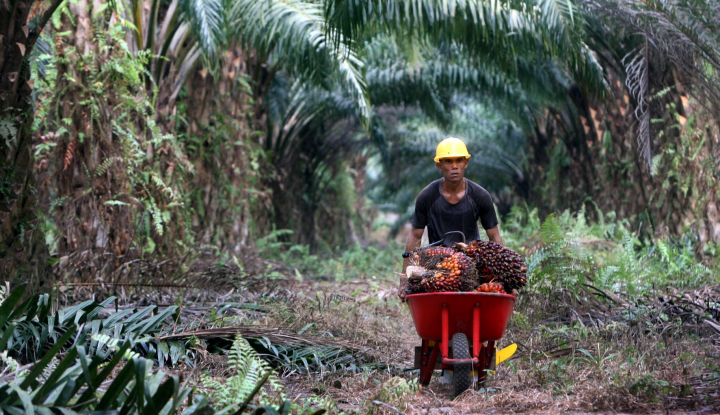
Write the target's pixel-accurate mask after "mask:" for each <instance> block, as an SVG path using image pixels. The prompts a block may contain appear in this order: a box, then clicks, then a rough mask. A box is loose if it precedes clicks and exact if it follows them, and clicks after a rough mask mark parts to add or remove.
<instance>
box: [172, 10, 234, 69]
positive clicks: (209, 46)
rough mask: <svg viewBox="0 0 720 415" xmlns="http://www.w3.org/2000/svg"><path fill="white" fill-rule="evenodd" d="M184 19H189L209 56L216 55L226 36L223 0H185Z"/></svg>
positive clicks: (199, 41) (198, 40)
mask: <svg viewBox="0 0 720 415" xmlns="http://www.w3.org/2000/svg"><path fill="white" fill-rule="evenodd" d="M181 7H182V11H183V20H186V21H189V22H190V26H191V28H192V31H193V33H194V35H195V37H196V39H197V42H198V43H199V45H200V47H201V48H202V50H203V52H204V53H205V54H206V55H207V56H208V57H214V56H215V53H216V52H217V49H218V47H219V46H220V45H222V43H223V42H224V40H225V39H224V38H225V27H226V25H225V7H226V5H225V4H224V2H223V0H183V1H182V3H181Z"/></svg>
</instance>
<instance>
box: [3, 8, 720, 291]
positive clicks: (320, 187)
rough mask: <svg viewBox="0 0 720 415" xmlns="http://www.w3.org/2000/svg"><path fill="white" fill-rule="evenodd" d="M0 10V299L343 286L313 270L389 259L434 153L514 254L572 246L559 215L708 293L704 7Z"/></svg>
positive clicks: (710, 11)
mask: <svg viewBox="0 0 720 415" xmlns="http://www.w3.org/2000/svg"><path fill="white" fill-rule="evenodd" d="M0 10H1V11H2V15H1V17H0V158H1V159H2V163H3V165H2V171H1V172H0V222H1V223H2V225H0V238H1V239H0V274H2V275H3V276H4V278H5V279H7V280H8V281H9V282H10V285H11V286H16V285H19V284H28V285H29V287H30V288H31V289H30V290H28V291H32V292H50V291H52V288H53V287H56V286H57V285H58V284H65V285H63V287H69V286H73V284H75V285H76V286H80V285H82V284H86V286H90V285H97V286H103V287H104V286H106V285H107V284H110V285H113V284H114V285H115V286H121V285H122V284H131V285H133V286H138V285H142V284H147V285H160V284H166V285H183V286H184V285H193V284H200V283H201V282H198V281H203V282H202V283H204V282H207V281H211V282H212V283H213V284H221V283H224V282H226V281H222V278H223V276H226V277H227V276H228V275H229V274H228V272H227V271H222V270H227V269H232V270H235V271H233V272H236V271H237V272H239V273H241V274H242V275H245V274H252V275H260V276H264V277H273V278H274V277H276V274H277V269H279V268H277V267H274V266H269V265H268V262H267V261H268V260H270V261H276V262H282V263H284V264H285V265H287V264H290V265H291V268H290V269H291V270H292V269H293V268H294V272H295V273H297V274H298V275H299V274H301V273H304V272H308V270H312V271H313V272H315V273H316V274H317V275H319V276H321V277H325V278H327V275H325V274H326V273H328V272H334V273H336V274H337V273H342V272H347V270H344V271H339V270H338V269H334V270H333V269H322V267H320V268H318V267H317V266H315V265H313V264H312V262H313V261H321V262H322V261H324V259H323V258H329V257H338V256H340V257H342V256H343V255H346V254H347V253H348V252H352V253H353V254H354V255H357V256H361V255H363V254H362V253H363V252H367V251H370V252H374V251H373V249H377V247H387V246H389V247H390V248H391V249H393V250H394V251H397V252H398V253H399V252H400V251H401V250H402V247H401V246H400V245H398V244H397V242H394V241H393V236H394V235H396V233H397V232H398V231H401V230H402V228H403V227H404V226H405V225H406V224H407V222H408V220H409V218H410V217H411V214H412V212H413V208H414V198H415V196H416V195H417V193H418V192H419V190H421V189H422V188H423V187H424V186H425V185H427V183H429V182H430V181H431V180H433V179H434V178H436V177H437V175H438V174H437V172H436V171H435V169H434V166H433V165H432V161H431V160H432V156H433V154H434V153H433V152H434V149H435V146H436V144H437V143H438V142H439V141H440V140H441V139H442V138H444V137H446V136H448V135H454V136H459V137H461V138H463V139H464V140H465V141H466V142H467V144H468V147H469V151H470V153H471V154H472V158H471V159H470V167H469V169H468V171H467V177H469V178H470V179H472V180H474V181H476V182H478V183H480V184H481V185H483V186H484V187H485V188H487V189H488V190H489V191H490V193H491V194H492V195H493V198H494V201H495V204H496V207H497V210H498V213H499V214H500V216H501V218H502V220H501V230H502V231H503V232H505V231H506V230H507V231H508V232H510V231H513V230H514V233H509V234H508V238H509V240H510V241H511V243H513V242H512V241H515V242H516V244H515V245H514V246H513V247H515V248H517V249H518V250H520V251H521V253H523V254H527V255H528V256H530V255H531V254H534V253H538V252H540V251H542V250H543V249H546V251H542V252H549V250H551V249H550V248H553V247H554V248H553V249H555V248H557V245H553V243H556V242H557V243H560V242H563V241H564V242H563V243H566V244H568V245H573V244H572V243H569V242H568V241H570V240H573V239H572V238H574V237H576V236H577V235H574V234H572V232H570V231H567V229H566V231H567V232H565V233H562V232H560V234H559V235H555V236H553V233H552V231H553V229H555V230H558V229H560V228H558V227H559V226H561V225H562V226H570V225H568V224H569V223H570V222H572V220H571V218H572V217H575V214H576V212H581V215H580V216H581V217H582V218H583V219H582V223H581V224H580V225H578V226H579V228H582V229H585V228H583V226H584V223H585V221H586V220H587V221H588V222H589V223H592V224H598V226H600V228H598V229H602V231H601V233H600V234H598V235H596V236H597V237H598V238H599V239H601V240H602V239H605V240H606V241H612V242H613V243H615V242H618V241H619V244H620V246H621V249H625V251H631V252H632V251H634V252H635V254H634V255H633V258H641V257H643V258H644V257H653V258H655V259H656V260H657V264H658V266H660V265H659V264H665V266H666V268H667V270H666V273H665V274H663V275H662V278H660V277H657V278H656V279H653V278H655V277H653V278H649V279H648V280H647V281H652V284H655V283H657V282H658V281H664V283H670V282H671V281H674V282H678V281H680V282H679V284H680V285H683V284H684V283H683V282H682V281H684V280H683V279H684V278H685V277H687V278H689V279H690V280H692V282H687V285H689V286H693V287H699V286H704V285H707V284H711V283H716V282H717V281H715V278H716V277H715V275H716V273H715V272H714V271H712V270H716V269H717V268H716V267H717V263H716V255H717V254H718V246H717V244H718V242H719V239H720V210H719V207H720V206H719V200H720V199H719V197H720V193H718V190H719V189H718V180H717V179H718V174H719V173H720V171H719V170H718V163H719V162H720V149H719V148H718V140H719V132H720V131H719V130H718V128H720V124H719V122H720V107H719V103H720V82H719V81H720V79H718V70H720V29H718V28H719V27H720V6H718V5H717V4H716V3H715V2H713V1H703V0H664V1H661V0H644V1H640V0H580V1H555V0H526V1H525V0H524V1H509V2H499V1H495V0H490V1H481V2H464V1H450V2H446V1H444V2H441V1H437V2H436V1H429V0H428V1H413V2H410V1H386V0H368V1H360V0H327V1H298V0H283V1H276V0H268V1H252V0H133V1H124V0H116V1H110V2H102V1H99V0H92V1H90V0H55V1H51V2H50V1H48V2H36V1H32V0H14V1H10V0H8V1H5V2H0ZM563 212H565V213H564V214H563ZM568 212H572V214H570V213H568ZM580 216H578V217H580ZM558 218H560V219H558ZM543 223H544V224H546V225H547V226H546V228H544V229H545V230H546V233H545V234H543V238H544V239H543V240H542V241H539V239H541V238H540V237H539V236H538V235H539V232H540V229H541V224H543ZM513 224H514V225H513ZM553 226H555V228H553ZM588 229H589V228H588ZM593 229H595V228H593ZM595 231H597V229H595V230H594V231H593V232H595ZM588 232H589V233H588V235H586V236H587V237H588V238H589V237H590V234H591V233H592V232H590V231H588ZM548 237H549V238H550V239H551V241H550V242H548V239H547V238H548ZM553 238H555V239H553ZM583 238H584V237H580V239H579V240H583ZM585 239H587V238H585ZM533 244H535V245H533ZM543 244H544V245H543ZM534 258H535V259H536V260H537V261H538V263H543V261H546V260H547V257H542V256H537V257H534ZM583 258H585V257H583ZM575 259H577V258H575ZM303 261H304V262H303ZM628 261H629V262H630V263H633V261H632V260H628ZM551 262H552V261H551ZM626 262H627V261H626ZM547 263H548V262H547V261H546V262H544V264H546V265H547ZM298 264H300V265H298ZM396 265H397V266H396V268H397V270H399V269H400V261H399V259H398V261H397V264H396ZM556 265H557V264H556ZM615 265H617V267H620V268H622V265H621V264H615ZM615 265H613V266H615ZM633 266H635V265H633ZM617 267H616V268H617ZM280 268H282V267H280ZM390 268H392V267H391V266H390V267H388V269H387V270H386V272H387V273H388V274H391V272H392V271H391V270H390ZM538 269H539V268H538ZM653 269H655V270H657V269H656V268H653ZM238 270H240V271H238ZM635 271H637V269H635ZM604 272H605V273H604V274H602V275H601V278H604V279H605V281H606V282H607V284H605V285H606V286H607V287H609V288H612V287H615V288H616V289H617V290H620V291H622V290H627V289H628V286H626V285H622V286H615V285H613V284H611V283H610V282H611V280H612V279H613V278H614V277H613V275H614V274H613V273H617V274H621V273H627V275H630V274H632V272H633V271H632V270H630V268H628V269H623V270H620V269H619V268H618V269H615V270H614V271H613V270H612V269H611V270H609V271H608V270H607V269H605V271H604ZM658 272H659V271H658ZM230 274H232V272H230ZM541 275H545V276H547V275H549V274H547V273H546V274H542V272H539V273H538V274H537V276H538V277H537V278H540V276H541ZM388 277H391V275H388ZM193 278H196V279H195V280H193ZM227 278H230V277H227ZM617 278H618V280H620V277H617ZM692 278H695V279H692ZM690 280H688V281H690ZM647 281H646V282H647ZM556 282H558V283H559V284H560V283H562V284H567V285H570V284H571V283H574V282H577V279H568V280H560V281H556ZM648 283H649V282H648ZM649 284H650V283H649Z"/></svg>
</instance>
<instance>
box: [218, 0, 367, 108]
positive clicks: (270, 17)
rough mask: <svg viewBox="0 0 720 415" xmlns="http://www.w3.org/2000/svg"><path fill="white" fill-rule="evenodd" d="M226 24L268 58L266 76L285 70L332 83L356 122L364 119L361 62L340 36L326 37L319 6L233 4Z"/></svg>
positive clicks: (293, 0)
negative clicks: (346, 98) (346, 97)
mask: <svg viewBox="0 0 720 415" xmlns="http://www.w3.org/2000/svg"><path fill="white" fill-rule="evenodd" d="M230 21H231V23H232V27H234V30H235V34H236V35H238V36H239V37H240V38H241V39H242V40H243V42H244V43H245V44H246V45H247V46H249V47H251V48H253V49H255V50H256V51H257V52H258V53H259V54H260V55H261V56H263V57H265V58H267V59H268V64H269V65H268V66H269V68H271V69H270V70H271V72H272V73H275V72H277V71H279V70H286V71H288V72H289V73H290V74H291V75H297V76H299V77H301V78H302V79H304V80H306V81H309V82H312V83H313V84H314V85H321V86H324V87H325V88H330V85H331V83H330V82H329V81H331V80H333V79H337V80H338V81H340V83H341V85H343V87H344V89H345V91H347V92H348V93H349V94H350V96H351V97H352V98H353V100H354V101H355V104H356V106H357V110H358V113H359V115H360V118H361V119H362V120H367V119H368V118H369V116H370V99H369V95H368V93H367V89H366V86H365V80H364V73H363V63H362V62H361V60H360V59H359V57H358V56H357V53H356V52H355V51H354V50H353V48H352V47H351V45H350V44H349V43H347V42H345V40H344V38H343V37H342V36H339V35H336V36H331V35H328V32H327V31H326V26H327V25H326V22H325V18H324V16H323V9H322V6H321V5H320V4H316V3H309V2H303V1H298V0H284V1H271V2H268V1H256V0H239V1H236V2H235V3H234V5H233V8H232V11H231V18H230Z"/></svg>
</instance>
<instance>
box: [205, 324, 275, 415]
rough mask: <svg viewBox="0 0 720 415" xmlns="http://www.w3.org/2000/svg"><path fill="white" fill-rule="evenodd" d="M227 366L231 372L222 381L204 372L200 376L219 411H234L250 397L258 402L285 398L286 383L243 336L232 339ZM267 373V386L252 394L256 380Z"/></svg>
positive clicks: (256, 383)
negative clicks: (231, 373) (284, 383)
mask: <svg viewBox="0 0 720 415" xmlns="http://www.w3.org/2000/svg"><path fill="white" fill-rule="evenodd" d="M228 365H229V368H230V370H231V371H233V372H234V374H233V375H232V376H230V377H229V378H227V379H226V380H225V381H219V380H216V379H213V378H211V377H209V376H207V375H203V376H202V377H201V385H202V387H203V388H205V389H206V390H207V392H208V396H209V397H210V399H211V401H213V402H214V404H215V406H216V407H218V408H221V413H227V412H235V411H237V410H238V408H239V407H240V406H241V405H242V404H243V403H244V402H246V401H247V400H249V399H255V400H257V402H258V403H259V404H260V405H271V404H273V403H282V402H283V401H285V398H286V395H285V386H284V385H283V384H282V382H281V381H280V379H279V378H278V377H277V375H275V374H274V373H273V370H272V368H271V367H270V365H269V364H268V363H267V362H265V361H264V360H262V359H261V358H260V356H259V355H258V354H257V352H255V350H254V349H253V348H252V347H251V346H250V344H249V343H248V342H247V340H245V339H244V338H242V337H240V336H238V337H237V338H235V341H234V342H233V345H232V348H231V349H230V351H229V353H228ZM268 375H269V376H268ZM266 376H268V377H267V383H266V385H268V387H266V388H264V389H260V391H259V392H258V393H257V395H256V396H252V393H253V391H255V389H256V388H257V386H258V383H259V382H260V381H261V380H263V378H264V377H266Z"/></svg>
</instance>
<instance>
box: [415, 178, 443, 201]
mask: <svg viewBox="0 0 720 415" xmlns="http://www.w3.org/2000/svg"><path fill="white" fill-rule="evenodd" d="M441 180H442V179H437V180H433V181H432V182H431V183H430V184H429V185H427V186H425V188H424V189H422V190H421V191H420V193H418V195H417V200H418V201H424V202H427V201H434V200H435V199H437V198H438V197H439V196H440V181H441Z"/></svg>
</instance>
